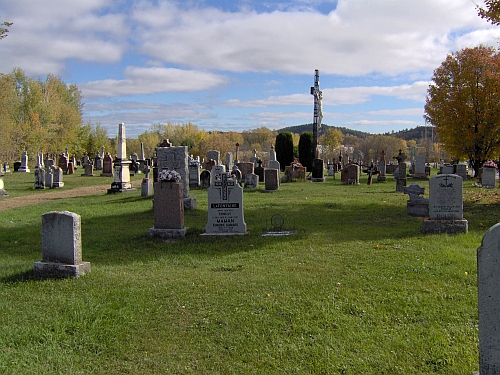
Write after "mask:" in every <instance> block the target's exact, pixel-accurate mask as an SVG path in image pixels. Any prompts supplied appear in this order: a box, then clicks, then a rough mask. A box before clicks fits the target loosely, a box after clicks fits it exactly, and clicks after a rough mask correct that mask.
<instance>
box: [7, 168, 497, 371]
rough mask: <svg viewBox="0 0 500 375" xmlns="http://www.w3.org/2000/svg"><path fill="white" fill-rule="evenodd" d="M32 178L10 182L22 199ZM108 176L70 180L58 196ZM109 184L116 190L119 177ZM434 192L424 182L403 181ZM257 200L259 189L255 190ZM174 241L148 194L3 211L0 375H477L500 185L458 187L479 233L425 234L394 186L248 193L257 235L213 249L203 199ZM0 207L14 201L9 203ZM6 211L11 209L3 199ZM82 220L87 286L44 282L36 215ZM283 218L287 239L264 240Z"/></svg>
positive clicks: (249, 217) (308, 186) (302, 186)
mask: <svg viewBox="0 0 500 375" xmlns="http://www.w3.org/2000/svg"><path fill="white" fill-rule="evenodd" d="M32 181H33V175H32V174H29V176H27V175H22V174H13V173H11V174H8V175H7V176H5V178H4V182H5V189H6V190H7V192H8V193H10V194H11V195H13V196H16V195H17V196H20V195H21V196H22V195H23V194H46V193H47V191H33V190H32V187H33V182H32ZM107 181H108V179H102V178H98V177H95V178H85V177H80V176H79V175H74V176H65V183H66V186H65V187H64V188H63V189H67V188H70V187H76V186H78V185H81V184H103V183H106V182H107ZM109 182H111V179H109ZM411 182H416V183H419V184H420V185H421V186H425V187H426V196H427V194H428V188H427V187H428V183H427V182H422V181H412V180H411V179H409V180H408V184H409V183H411ZM261 189H263V187H261ZM191 196H195V197H196V198H197V201H198V209H197V210H195V211H188V212H186V214H185V222H186V227H188V228H189V229H188V232H187V235H186V237H185V239H184V240H182V241H180V242H175V243H169V242H162V241H161V240H154V239H149V238H147V237H146V232H147V229H148V228H150V227H152V226H153V213H152V202H151V198H143V197H141V196H140V189H138V191H137V192H135V193H127V194H117V195H106V194H100V195H94V196H85V197H79V198H70V199H58V200H52V201H50V202H43V203H40V204H36V205H31V206H27V207H19V208H16V209H12V210H8V211H4V212H2V214H1V215H0V228H1V230H0V243H1V249H0V254H1V262H0V327H1V328H0V372H1V373H3V374H62V373H65V374H73V375H74V374H433V373H437V374H470V373H471V372H472V371H473V370H477V369H478V347H477V342H478V338H477V286H476V285H477V283H476V249H477V247H478V246H479V245H480V243H481V239H482V236H483V234H484V233H485V231H486V230H487V229H488V228H489V227H490V226H492V225H493V224H495V223H497V222H498V221H499V219H500V210H499V208H500V207H499V205H500V203H499V202H500V199H499V195H498V193H497V190H496V189H490V190H487V189H479V188H475V187H472V182H465V183H464V200H465V202H464V216H465V218H466V219H467V220H468V221H469V233H468V234H459V235H455V236H449V235H422V234H421V232H420V230H421V227H422V223H421V219H419V218H414V217H410V216H408V215H407V214H406V200H407V196H406V195H403V194H401V193H396V192H395V182H394V180H392V179H388V181H387V182H386V183H374V184H373V185H372V186H367V185H366V177H363V178H362V180H361V185H358V186H346V185H342V184H341V183H340V180H339V176H338V175H337V180H332V179H331V177H330V178H329V181H328V182H326V183H309V182H296V183H288V184H283V185H282V186H281V189H280V190H279V191H278V192H275V193H263V192H262V190H259V191H252V192H245V193H244V204H245V221H246V223H247V228H248V230H249V233H248V234H247V235H245V236H236V237H225V238H222V237H217V238H216V237H206V236H200V234H201V233H203V232H204V227H205V223H206V217H207V192H206V191H204V190H197V189H196V190H191ZM1 199H2V200H5V199H7V200H8V199H12V198H11V197H3V198H1ZM0 202H1V201H0ZM52 210H67V211H72V212H75V213H77V214H79V215H81V218H82V243H83V260H85V261H89V262H91V267H92V271H91V273H90V274H88V275H86V276H84V277H81V278H79V279H64V280H37V279H35V278H34V276H33V264H34V262H35V261H39V260H41V259H40V258H41V251H40V248H41V235H40V229H41V215H42V214H43V213H45V212H47V211H52ZM274 214H281V215H283V216H284V218H285V220H286V225H287V226H288V228H290V229H296V230H297V234H295V235H293V236H290V237H263V236H261V232H262V229H263V228H267V229H269V227H270V225H271V224H270V220H271V217H272V215H274Z"/></svg>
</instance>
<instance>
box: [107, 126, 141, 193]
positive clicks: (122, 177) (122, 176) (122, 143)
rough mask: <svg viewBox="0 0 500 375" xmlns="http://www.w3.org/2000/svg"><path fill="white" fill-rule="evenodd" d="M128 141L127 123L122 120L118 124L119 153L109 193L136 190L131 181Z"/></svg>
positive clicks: (115, 161)
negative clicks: (126, 133)
mask: <svg viewBox="0 0 500 375" xmlns="http://www.w3.org/2000/svg"><path fill="white" fill-rule="evenodd" d="M126 142H127V138H126V136H125V124H124V123H123V122H122V123H120V124H119V125H118V146H117V155H116V159H115V160H114V168H113V182H112V183H111V189H108V194H110V193H125V192H129V191H135V188H133V187H132V183H131V182H130V169H129V167H130V160H128V159H127V143H126ZM103 172H104V171H103Z"/></svg>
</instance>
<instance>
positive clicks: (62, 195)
mask: <svg viewBox="0 0 500 375" xmlns="http://www.w3.org/2000/svg"><path fill="white" fill-rule="evenodd" d="M140 185H141V181H140V180H138V181H132V186H133V187H136V188H137V187H140ZM110 187H111V185H110V184H106V185H94V186H82V187H79V188H74V189H64V188H58V189H52V190H50V191H47V192H45V193H43V194H31V195H27V196H23V197H13V198H9V197H8V196H6V197H3V198H0V212H1V211H7V210H12V209H14V208H18V207H24V206H31V205H34V204H38V203H43V202H48V201H51V200H56V199H66V198H75V197H82V196H85V195H99V194H104V193H106V192H107V191H108V189H109V188H110ZM7 193H8V192H7Z"/></svg>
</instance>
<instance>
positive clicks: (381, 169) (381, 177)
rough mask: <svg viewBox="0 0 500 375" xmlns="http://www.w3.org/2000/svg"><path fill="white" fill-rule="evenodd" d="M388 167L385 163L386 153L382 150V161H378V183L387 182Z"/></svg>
mask: <svg viewBox="0 0 500 375" xmlns="http://www.w3.org/2000/svg"><path fill="white" fill-rule="evenodd" d="M386 175H387V165H386V161H385V151H384V150H382V152H381V155H380V160H379V161H378V175H377V182H385V181H387V176H386Z"/></svg>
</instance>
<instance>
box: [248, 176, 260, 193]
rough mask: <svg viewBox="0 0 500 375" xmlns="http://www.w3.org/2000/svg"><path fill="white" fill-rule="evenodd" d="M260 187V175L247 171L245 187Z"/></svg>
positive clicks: (251, 188) (249, 188)
mask: <svg viewBox="0 0 500 375" xmlns="http://www.w3.org/2000/svg"><path fill="white" fill-rule="evenodd" d="M258 187H259V176H257V175H256V174H254V173H247V174H246V175H245V189H248V190H253V189H257V188H258Z"/></svg>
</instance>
